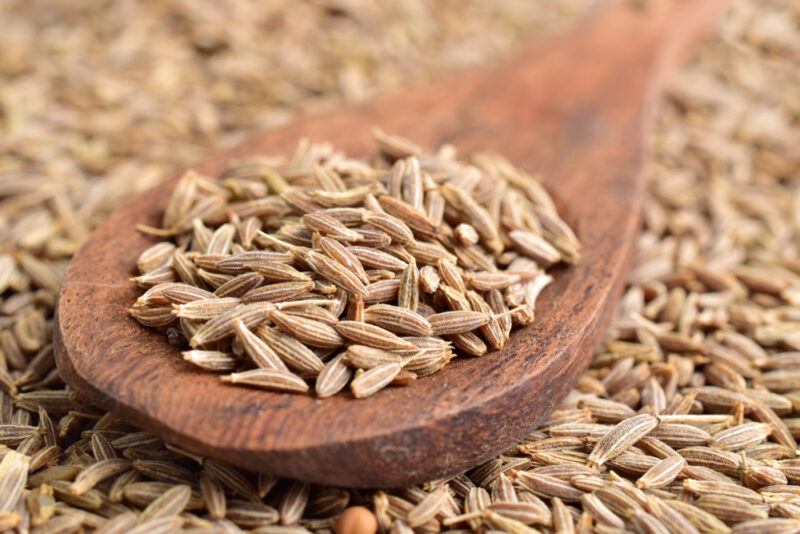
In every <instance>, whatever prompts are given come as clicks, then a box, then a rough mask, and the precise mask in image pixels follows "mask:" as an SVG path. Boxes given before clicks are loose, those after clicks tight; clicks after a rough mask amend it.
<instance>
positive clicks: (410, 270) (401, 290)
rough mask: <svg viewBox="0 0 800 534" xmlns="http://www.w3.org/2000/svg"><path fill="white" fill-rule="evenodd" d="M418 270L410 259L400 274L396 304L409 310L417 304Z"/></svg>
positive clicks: (414, 308) (415, 307) (412, 309)
mask: <svg viewBox="0 0 800 534" xmlns="http://www.w3.org/2000/svg"><path fill="white" fill-rule="evenodd" d="M419 288H420V271H419V270H418V269H417V263H416V261H410V262H409V263H408V265H407V266H406V268H405V269H404V270H403V272H402V273H401V275H400V285H399V287H398V289H397V305H398V306H400V307H401V308H407V309H409V310H411V311H417V307H418V306H419Z"/></svg>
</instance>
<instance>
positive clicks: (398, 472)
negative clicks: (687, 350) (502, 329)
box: [55, 0, 726, 486]
mask: <svg viewBox="0 0 800 534" xmlns="http://www.w3.org/2000/svg"><path fill="white" fill-rule="evenodd" d="M725 3H726V2H725V0H673V1H665V2H660V3H658V2H657V3H656V7H654V8H650V9H648V10H638V11H637V10H635V9H633V8H630V7H626V6H628V5H630V4H631V3H629V2H625V3H624V5H622V4H616V5H612V6H611V7H604V8H603V9H602V10H597V11H596V12H595V13H593V14H592V15H591V16H589V17H588V18H587V19H586V20H584V21H583V22H581V23H580V24H579V25H578V26H577V27H575V28H574V29H573V30H572V31H570V32H567V33H564V34H561V35H560V36H553V37H550V38H548V39H546V40H543V41H538V42H534V43H531V44H529V45H527V46H524V47H522V48H520V49H519V50H518V51H517V52H516V53H515V54H514V55H513V56H512V57H509V58H508V59H507V60H505V61H503V62H501V63H498V64H496V65H494V66H491V67H488V68H484V69H479V70H473V71H470V72H466V73H463V74H461V75H460V76H458V77H455V78H452V79H449V80H445V81H441V82H438V83H434V84H431V85H428V86H425V87H418V88H413V89H407V90H405V91H403V92H401V93H400V94H397V95H395V96H390V97H387V98H383V99H380V100H378V101H376V102H374V103H372V104H370V105H367V106H364V107H357V108H350V109H343V110H340V111H336V112H333V113H329V114H326V115H321V116H313V117H307V118H303V119H301V120H298V121H297V122H295V123H293V124H291V125H289V126H287V127H284V128H281V129H278V130H273V131H269V132H264V133H262V134H260V135H257V136H255V137H254V138H252V139H251V140H250V141H248V142H246V143H245V144H243V145H242V146H240V147H239V148H237V149H235V150H232V151H229V152H225V153H222V154H218V155H216V156H214V157H212V158H210V159H208V160H207V161H205V162H203V163H201V164H200V165H198V166H197V168H198V169H199V170H200V171H201V172H204V173H207V174H209V175H212V176H213V175H216V174H217V173H219V171H220V170H221V169H223V168H224V167H225V165H226V163H227V162H228V161H229V160H230V158H232V157H235V156H242V155H248V154H255V153H266V154H274V153H288V152H289V151H290V150H291V149H292V148H293V147H294V145H295V144H296V142H297V140H298V139H299V138H300V137H301V136H308V137H310V138H311V139H312V140H317V141H323V140H326V141H332V142H334V143H335V145H336V146H337V147H338V148H341V149H344V150H345V151H347V152H348V153H349V154H358V155H363V154H366V153H368V152H369V151H370V150H371V146H372V142H371V138H370V133H369V132H370V129H371V128H372V127H373V126H374V125H377V126H379V127H381V128H383V129H384V130H386V131H388V132H393V133H398V134H401V135H405V136H407V137H409V138H411V139H414V140H415V141H417V142H420V143H422V144H426V145H428V146H430V147H434V146H437V145H439V144H440V143H444V142H452V143H455V144H456V145H457V146H458V147H459V148H461V149H464V150H475V149H478V150H492V151H497V152H500V153H501V154H504V155H505V156H507V157H508V158H510V159H511V160H512V161H513V162H514V163H515V164H517V165H519V166H521V167H523V168H526V169H529V170H532V171H540V172H541V173H542V174H543V175H544V179H545V181H546V184H547V186H548V187H549V189H550V190H551V191H552V192H553V194H554V196H555V198H556V199H557V201H558V203H559V204H560V206H559V207H560V209H561V210H562V212H563V213H565V216H566V218H567V219H568V220H569V221H570V223H571V224H573V225H574V227H575V228H576V229H577V233H578V235H579V237H580V239H581V240H582V242H583V243H584V246H585V249H584V254H583V261H582V262H581V263H580V264H579V265H578V266H575V267H571V268H568V269H563V270H561V271H560V272H559V273H558V275H557V280H556V282H555V283H554V284H553V285H552V286H550V287H549V288H548V289H547V291H546V292H545V293H544V295H543V297H542V299H541V305H540V306H539V308H538V310H537V316H538V320H537V321H536V322H535V323H534V324H533V325H532V326H530V327H527V328H525V329H523V330H521V331H519V332H517V333H516V334H514V335H513V336H512V338H511V340H510V342H509V343H508V344H507V346H506V347H505V348H504V349H503V350H502V351H501V352H498V353H493V354H489V355H487V356H485V357H483V358H479V359H459V360H456V361H455V362H454V363H452V364H451V365H450V366H448V367H447V368H446V369H445V370H444V371H442V372H440V373H437V374H435V375H433V376H430V377H426V378H424V379H421V380H418V381H417V382H415V383H414V384H412V385H411V386H409V387H405V388H389V389H387V390H384V391H381V392H379V393H378V394H377V395H375V396H374V397H371V398H368V399H364V400H354V399H353V398H352V397H350V396H348V395H344V394H342V395H339V396H336V397H334V398H331V399H327V400H324V401H320V400H317V399H315V398H313V397H306V396H298V395H282V394H275V393H269V392H264V391H258V390H252V389H244V388H241V389H239V388H237V389H233V388H232V387H231V386H227V385H224V384H222V383H221V382H220V381H219V380H218V379H217V377H215V376H213V375H210V374H207V373H204V372H198V371H196V370H195V369H194V368H193V367H191V366H190V365H189V364H188V363H186V362H184V361H182V360H181V358H180V357H179V354H178V351H177V350H176V349H175V348H173V347H171V346H169V345H168V344H167V343H166V341H165V339H164V338H163V337H162V336H161V335H160V334H157V333H155V332H152V331H149V330H148V329H145V328H143V327H142V326H140V325H139V324H138V323H137V322H136V321H134V320H133V319H131V318H129V317H128V315H127V313H126V308H127V307H128V306H129V305H130V304H131V303H132V302H133V301H134V300H135V298H136V297H137V295H138V293H139V290H138V289H137V288H136V287H135V286H134V285H133V284H132V283H130V282H129V281H128V278H129V277H130V276H131V275H132V274H133V269H134V266H135V260H136V258H137V256H138V254H139V253H140V252H141V251H142V250H144V249H145V248H146V247H147V246H149V245H151V244H152V241H151V240H150V239H148V238H147V237H145V236H143V235H141V234H139V233H137V232H136V231H134V229H133V227H134V225H135V224H136V223H147V224H151V225H155V224H157V223H158V222H159V220H160V215H161V213H162V211H163V209H164V206H165V204H166V202H167V198H168V196H169V194H170V190H171V188H172V187H173V185H174V183H175V180H172V181H168V182H166V183H164V184H163V185H161V186H159V187H157V188H155V189H153V190H151V191H149V192H147V193H145V194H143V195H142V196H139V197H138V198H135V199H134V200H132V202H131V203H130V204H128V205H127V206H125V207H124V208H122V209H121V210H119V211H117V212H116V213H114V214H113V215H112V216H111V217H110V218H109V219H108V220H107V221H106V222H105V223H104V224H102V225H101V226H100V227H99V228H97V230H96V231H95V232H94V234H93V235H92V236H91V237H90V239H89V241H88V242H87V243H86V244H85V245H84V247H83V248H82V249H81V250H80V251H79V253H78V254H77V255H76V256H75V258H74V260H73V261H72V264H71V265H70V268H69V270H68V272H67V275H66V279H65V281H64V285H63V289H62V291H61V297H60V301H59V303H58V314H57V326H56V331H55V336H56V357H57V361H58V366H59V368H60V369H61V373H62V375H63V377H64V379H65V380H66V381H67V383H68V384H69V385H70V386H71V387H73V388H74V389H75V390H76V391H77V392H78V393H79V394H80V395H81V396H82V397H84V398H86V399H88V400H90V401H92V402H94V403H96V404H99V405H100V406H103V407H104V408H106V409H109V410H111V411H113V412H114V413H117V414H119V415H120V416H122V417H123V418H125V419H127V420H129V421H130V422H132V423H135V424H137V425H140V426H141V427H143V428H146V429H148V430H150V431H152V432H153V433H155V434H158V435H159V436H161V437H163V438H165V439H167V440H169V441H171V442H173V443H176V444H178V445H180V446H182V447H185V448H186V449H188V450H191V451H194V452H196V453H200V454H203V455H207V456H210V457H213V458H218V459H221V460H226V461H229V462H231V463H233V464H236V465H238V466H241V467H244V468H248V469H253V470H257V471H267V472H274V473H277V474H280V475H283V476H288V477H295V478H299V479H305V480H310V481H314V482H320V483H326V484H335V485H344V486H379V485H380V486H400V485H404V484H408V483H414V482H419V481H421V480H424V479H430V478H432V477H435V476H440V475H444V474H451V473H456V472H459V471H462V470H464V469H467V468H469V467H471V466H473V465H475V464H477V463H479V462H481V461H482V460H485V459H486V458H489V457H491V456H492V455H495V454H497V453H498V452H500V451H502V450H504V449H506V448H507V447H509V446H510V445H512V444H513V443H514V442H516V441H517V440H519V439H520V438H522V437H523V436H524V435H525V434H526V433H527V431H529V429H531V428H533V427H534V425H535V424H536V423H537V422H539V421H541V420H542V418H543V417H545V416H546V415H547V414H548V413H549V412H550V410H551V409H552V408H553V407H554V405H555V403H556V402H558V401H559V400H560V399H561V398H563V397H564V395H566V393H567V392H568V391H569V390H570V388H571V387H572V386H573V385H574V383H575V380H576V379H577V377H578V376H579V375H580V373H581V372H582V371H583V370H584V369H585V367H586V365H587V364H588V361H589V359H590V357H591V355H592V353H593V351H594V349H595V348H596V345H597V343H598V341H599V339H600V336H601V335H602V333H603V331H604V328H605V327H606V325H607V323H608V320H609V318H610V316H611V314H612V312H613V310H614V308H615V304H616V302H617V300H618V297H619V295H620V292H621V289H622V286H623V282H624V278H625V276H626V273H627V270H628V266H629V264H630V262H631V258H632V255H633V251H634V246H635V242H636V237H637V235H638V225H639V211H640V205H641V200H642V192H643V180H642V179H641V176H640V163H641V160H642V140H643V127H644V125H645V124H646V122H647V117H649V116H650V115H651V114H652V109H653V104H654V96H655V91H656V89H657V88H658V87H659V84H660V82H661V81H662V80H663V77H664V75H665V74H666V73H668V72H669V71H670V69H672V68H673V67H674V66H675V65H676V64H677V63H678V61H679V60H680V59H681V58H682V57H683V56H684V55H685V53H686V52H687V51H688V50H689V49H690V48H691V47H692V46H693V45H694V44H695V43H696V42H697V41H698V39H699V38H700V37H701V36H702V35H704V34H705V33H706V31H707V30H708V28H709V27H711V25H712V24H713V23H714V21H715V20H716V18H717V17H718V15H719V14H720V12H721V10H722V8H723V7H724V5H725Z"/></svg>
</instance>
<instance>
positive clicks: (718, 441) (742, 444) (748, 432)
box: [709, 423, 772, 451]
mask: <svg viewBox="0 0 800 534" xmlns="http://www.w3.org/2000/svg"><path fill="white" fill-rule="evenodd" d="M770 434H772V427H770V425H768V424H765V423H745V424H742V425H738V426H735V427H732V428H728V429H726V430H722V431H720V432H717V433H716V434H714V438H713V439H712V440H711V442H710V443H709V445H710V446H712V447H716V448H719V449H725V450H729V451H736V450H739V449H745V448H748V447H752V446H754V445H757V444H758V443H761V442H762V441H764V440H766V439H767V438H768V437H769V436H770Z"/></svg>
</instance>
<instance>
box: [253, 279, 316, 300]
mask: <svg viewBox="0 0 800 534" xmlns="http://www.w3.org/2000/svg"><path fill="white" fill-rule="evenodd" d="M313 289H314V282H313V281H311V280H305V281H298V282H278V283H276V284H267V285H264V286H261V287H257V288H254V289H251V290H249V291H248V292H247V293H245V294H244V295H242V297H241V299H242V302H243V303H244V304H251V303H259V302H262V303H267V302H283V301H287V300H291V299H295V298H297V297H300V296H301V295H305V294H306V293H309V292H311V291H312V290H313Z"/></svg>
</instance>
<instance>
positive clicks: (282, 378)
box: [221, 369, 308, 393]
mask: <svg viewBox="0 0 800 534" xmlns="http://www.w3.org/2000/svg"><path fill="white" fill-rule="evenodd" d="M221 379H222V381H223V382H229V383H231V384H244V385H247V386H254V387H258V388H263V389H270V390H273V391H282V392H292V393H305V392H307V391H308V384H306V383H305V381H304V380H303V379H302V378H300V377H299V376H297V375H296V374H294V373H292V372H290V371H283V370H279V369H252V370H250V371H243V372H241V373H231V374H230V375H226V376H222V377H221Z"/></svg>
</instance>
